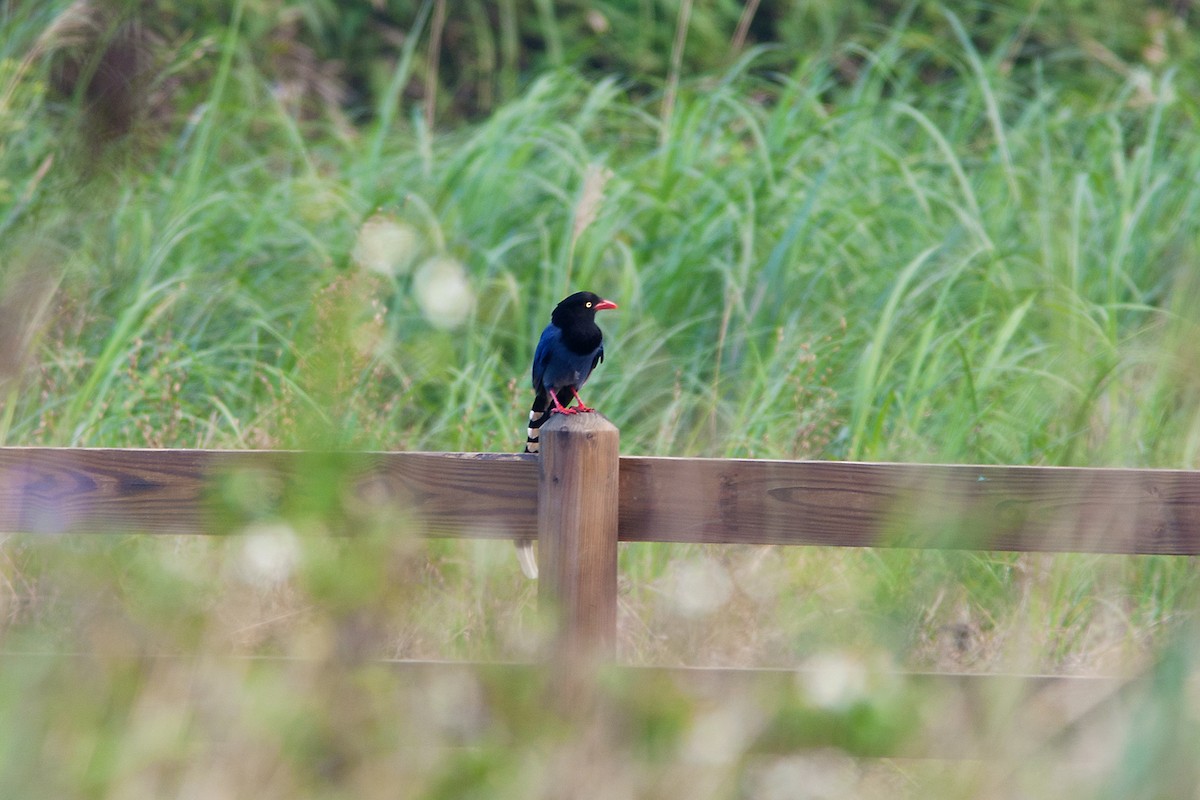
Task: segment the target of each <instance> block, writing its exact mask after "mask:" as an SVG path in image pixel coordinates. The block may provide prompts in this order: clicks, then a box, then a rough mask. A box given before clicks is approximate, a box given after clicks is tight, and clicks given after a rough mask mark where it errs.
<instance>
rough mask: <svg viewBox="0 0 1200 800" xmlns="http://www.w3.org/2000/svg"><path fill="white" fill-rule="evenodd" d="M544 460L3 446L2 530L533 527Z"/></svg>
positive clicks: (522, 531) (501, 534)
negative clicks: (306, 518) (317, 522)
mask: <svg viewBox="0 0 1200 800" xmlns="http://www.w3.org/2000/svg"><path fill="white" fill-rule="evenodd" d="M537 469H538V468H537V459H536V458H534V457H531V456H520V455H506V454H454V453H353V454H343V453H298V452H284V451H226V450H134V449H130V450H126V449H110V448H103V449H99V448H97V449H91V448H21V447H5V448H0V531H4V532H25V533H156V534H221V533H230V532H234V531H236V529H237V527H238V524H239V523H241V522H245V521H248V519H249V518H252V517H253V516H255V515H258V516H270V515H273V514H278V513H287V512H288V511H289V510H294V509H297V508H301V509H304V508H311V509H314V510H316V511H317V512H319V513H328V514H333V515H337V514H343V515H347V516H348V518H349V519H351V520H353V519H354V518H356V515H357V516H358V517H361V516H362V515H363V514H366V513H388V512H392V513H395V514H396V518H397V519H398V520H403V521H404V522H405V523H406V526H407V527H410V528H412V529H413V530H414V532H416V533H420V534H426V535H436V536H454V537H472V538H514V537H517V536H528V537H532V536H536V535H537ZM305 504H307V506H305Z"/></svg>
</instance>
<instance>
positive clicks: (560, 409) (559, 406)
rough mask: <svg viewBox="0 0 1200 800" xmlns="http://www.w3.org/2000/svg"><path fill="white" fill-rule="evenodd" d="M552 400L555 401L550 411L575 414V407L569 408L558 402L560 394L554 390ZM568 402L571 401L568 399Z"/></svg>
mask: <svg viewBox="0 0 1200 800" xmlns="http://www.w3.org/2000/svg"><path fill="white" fill-rule="evenodd" d="M550 400H551V401H553V403H554V408H552V409H550V411H551V412H552V413H553V412H557V413H559V414H574V413H575V409H573V408H567V407H566V406H564V405H563V404H562V403H560V402H558V395H556V394H555V393H554V392H550ZM567 402H570V401H569V400H568V401H567Z"/></svg>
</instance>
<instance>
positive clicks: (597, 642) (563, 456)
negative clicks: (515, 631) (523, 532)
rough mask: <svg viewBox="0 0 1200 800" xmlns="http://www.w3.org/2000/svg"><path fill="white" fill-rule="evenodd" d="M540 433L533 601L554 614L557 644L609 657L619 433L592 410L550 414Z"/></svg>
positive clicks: (614, 627) (567, 650)
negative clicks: (536, 576)
mask: <svg viewBox="0 0 1200 800" xmlns="http://www.w3.org/2000/svg"><path fill="white" fill-rule="evenodd" d="M539 439H540V441H541V447H540V448H539V449H540V451H541V454H540V456H539V458H540V465H541V473H540V483H539V489H538V574H539V582H538V602H539V604H547V605H549V606H550V607H552V608H554V609H556V611H557V613H558V615H559V630H558V643H557V647H556V650H558V651H560V652H565V653H567V654H574V653H576V652H586V653H591V654H596V655H599V656H600V657H604V658H611V657H612V655H613V653H614V647H615V643H616V633H617V517H618V508H617V506H618V499H617V473H618V469H619V455H618V444H619V433H618V431H617V428H616V426H614V425H613V424H612V423H611V422H609V421H608V420H607V419H605V418H604V417H603V416H601V415H600V414H598V413H592V414H576V415H572V416H567V415H564V414H555V415H553V417H552V418H551V420H550V421H549V422H547V423H546V424H545V425H543V426H542V429H541V432H540V434H539Z"/></svg>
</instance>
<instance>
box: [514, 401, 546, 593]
mask: <svg viewBox="0 0 1200 800" xmlns="http://www.w3.org/2000/svg"><path fill="white" fill-rule="evenodd" d="M549 405H550V404H549V403H548V402H547V400H546V395H545V394H544V393H542V392H538V395H537V397H535V398H534V399H533V408H531V409H529V428H528V429H527V430H526V431H525V452H526V453H534V454H536V453H537V452H538V449H539V446H538V439H539V429H540V428H541V427H542V426H543V425H545V424H546V420H548V419H550V411H549ZM514 544H516V546H517V561H519V562H520V563H521V572H523V573H525V577H526V578H529V579H530V580H537V576H538V567H537V556H536V555H535V554H534V552H533V540H532V539H517V540H516V542H514Z"/></svg>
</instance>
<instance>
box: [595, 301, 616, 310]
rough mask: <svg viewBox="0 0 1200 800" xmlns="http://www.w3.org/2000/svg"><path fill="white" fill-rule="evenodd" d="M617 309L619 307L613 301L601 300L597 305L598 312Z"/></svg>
mask: <svg viewBox="0 0 1200 800" xmlns="http://www.w3.org/2000/svg"><path fill="white" fill-rule="evenodd" d="M616 307H617V304H616V303H614V302H613V301H612V300H601V301H600V302H599V303H596V310H597V311H604V310H605V309H609V308H616Z"/></svg>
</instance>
